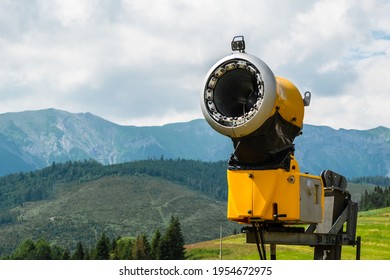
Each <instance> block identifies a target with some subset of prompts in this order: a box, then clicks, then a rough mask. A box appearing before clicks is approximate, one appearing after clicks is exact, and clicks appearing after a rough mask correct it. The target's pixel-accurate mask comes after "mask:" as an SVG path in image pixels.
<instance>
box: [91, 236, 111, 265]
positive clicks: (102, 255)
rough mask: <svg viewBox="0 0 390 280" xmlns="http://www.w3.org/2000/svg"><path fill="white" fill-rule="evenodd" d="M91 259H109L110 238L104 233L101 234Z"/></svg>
mask: <svg viewBox="0 0 390 280" xmlns="http://www.w3.org/2000/svg"><path fill="white" fill-rule="evenodd" d="M93 259H95V260H109V259H110V239H109V238H108V237H107V235H106V234H105V233H103V234H102V236H101V237H100V239H99V240H98V242H97V243H96V247H95V250H94V254H93Z"/></svg>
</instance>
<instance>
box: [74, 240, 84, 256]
mask: <svg viewBox="0 0 390 280" xmlns="http://www.w3.org/2000/svg"><path fill="white" fill-rule="evenodd" d="M84 258H85V251H84V247H83V244H82V243H81V241H79V242H77V245H76V250H75V251H74V253H73V255H72V260H84Z"/></svg>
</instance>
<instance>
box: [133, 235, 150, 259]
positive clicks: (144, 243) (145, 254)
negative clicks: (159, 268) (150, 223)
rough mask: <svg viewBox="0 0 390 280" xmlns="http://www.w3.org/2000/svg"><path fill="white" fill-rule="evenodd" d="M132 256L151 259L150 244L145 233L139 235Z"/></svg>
mask: <svg viewBox="0 0 390 280" xmlns="http://www.w3.org/2000/svg"><path fill="white" fill-rule="evenodd" d="M132 257H133V259H135V260H148V259H150V244H149V241H148V239H147V237H146V235H145V234H143V235H141V236H137V239H136V240H135V242H134V245H133V250H132Z"/></svg>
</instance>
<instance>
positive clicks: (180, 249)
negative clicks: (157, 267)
mask: <svg viewBox="0 0 390 280" xmlns="http://www.w3.org/2000/svg"><path fill="white" fill-rule="evenodd" d="M184 244H185V242H184V236H183V233H182V231H181V225H180V222H179V219H178V218H175V217H173V216H172V217H171V221H170V224H169V226H168V228H167V230H166V232H165V234H164V236H163V238H162V240H161V248H160V258H161V259H162V260H184V259H185V248H184Z"/></svg>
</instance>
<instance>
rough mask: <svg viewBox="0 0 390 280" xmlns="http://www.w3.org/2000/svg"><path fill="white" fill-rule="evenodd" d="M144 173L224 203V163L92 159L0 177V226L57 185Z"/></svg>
mask: <svg viewBox="0 0 390 280" xmlns="http://www.w3.org/2000/svg"><path fill="white" fill-rule="evenodd" d="M135 174H146V175H149V176H154V177H161V178H163V179H166V180H169V181H172V182H176V183H179V184H182V185H184V186H187V187H188V188H190V189H191V190H194V191H197V192H201V193H203V194H206V195H208V196H209V197H212V198H213V199H215V200H226V198H227V190H226V184H227V183H226V163H225V162H212V163H206V162H201V161H194V160H182V159H177V160H164V159H163V158H161V159H160V160H143V161H134V162H129V163H122V164H115V165H108V166H105V165H102V164H100V163H99V162H97V161H95V160H85V161H75V162H72V161H67V162H65V163H54V162H53V164H52V165H51V166H50V167H47V168H44V169H41V170H37V171H35V172H26V173H22V172H21V173H17V174H11V175H7V176H3V177H0V210H1V213H2V214H0V223H4V222H7V221H8V220H10V217H9V216H8V215H7V210H9V209H10V208H12V207H14V206H15V205H19V204H21V203H24V202H28V201H39V200H44V199H48V198H50V197H52V195H53V193H54V191H55V190H56V188H58V187H59V186H60V184H61V183H69V182H73V183H74V184H79V183H85V182H89V181H92V180H96V179H98V178H102V177H105V176H113V175H119V176H123V175H135Z"/></svg>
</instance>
